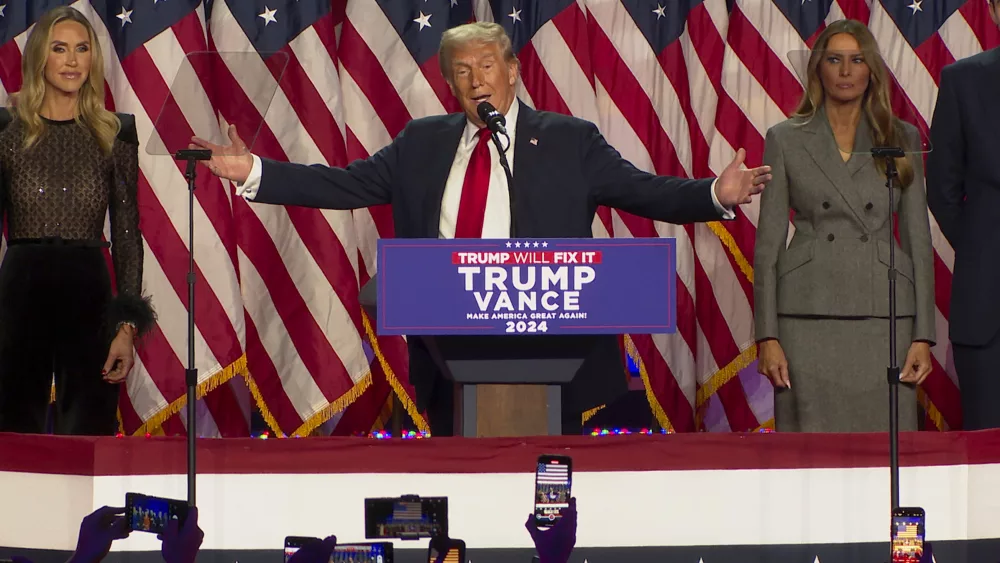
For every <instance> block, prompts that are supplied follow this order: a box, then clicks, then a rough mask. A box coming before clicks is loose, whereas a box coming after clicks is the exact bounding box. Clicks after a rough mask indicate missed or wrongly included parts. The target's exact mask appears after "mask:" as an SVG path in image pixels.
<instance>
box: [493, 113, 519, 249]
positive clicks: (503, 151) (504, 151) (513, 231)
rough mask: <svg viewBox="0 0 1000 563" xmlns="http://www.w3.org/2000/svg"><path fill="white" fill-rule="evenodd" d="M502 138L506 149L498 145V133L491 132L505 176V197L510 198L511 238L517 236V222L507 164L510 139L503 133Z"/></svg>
mask: <svg viewBox="0 0 1000 563" xmlns="http://www.w3.org/2000/svg"><path fill="white" fill-rule="evenodd" d="M503 136H504V138H506V139H507V146H506V147H504V146H503V145H502V144H501V143H500V133H498V132H497V131H493V132H492V135H491V137H492V138H493V144H495V145H496V146H497V152H498V153H500V166H502V167H503V171H504V174H506V175H507V196H508V197H509V198H510V236H511V238H513V237H516V236H517V221H516V220H515V216H516V215H517V212H516V207H515V203H516V202H517V199H516V198H515V197H514V176H513V174H511V173H510V163H508V162H507V150H508V149H510V137H508V136H507V134H506V133H503Z"/></svg>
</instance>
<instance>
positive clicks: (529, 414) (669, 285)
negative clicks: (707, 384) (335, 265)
mask: <svg viewBox="0 0 1000 563" xmlns="http://www.w3.org/2000/svg"><path fill="white" fill-rule="evenodd" d="M521 248H527V249H528V250H519V249H521ZM583 248H586V250H583ZM536 249H537V250H536ZM675 256H676V251H675V247H674V240H673V239H643V240H642V241H634V240H633V241H628V240H613V239H612V240H592V239H547V240H537V241H536V240H524V239H519V240H516V241H515V240H510V241H508V240H476V239H458V240H454V239H453V240H438V239H381V240H379V241H378V268H379V273H378V274H377V275H376V276H375V277H373V278H372V279H371V280H370V281H369V282H368V283H367V284H365V286H364V287H362V288H361V294H360V301H361V305H362V307H363V308H364V309H365V311H366V313H368V315H369V317H371V318H373V319H377V329H376V330H377V332H378V334H380V335H384V334H404V335H406V336H407V338H410V339H419V343H420V344H421V345H422V346H423V347H424V348H426V350H427V351H428V353H429V355H430V357H431V358H432V359H433V361H434V364H435V366H436V367H437V369H438V371H439V372H440V373H441V374H442V375H443V377H444V378H445V379H447V380H449V381H451V382H452V383H453V384H454V385H455V433H456V435H461V436H465V437H499V436H538V435H559V434H561V433H562V387H563V386H564V385H566V384H568V383H570V382H572V381H573V378H574V377H575V376H576V374H577V373H578V372H579V371H580V370H581V368H583V367H584V365H585V362H586V361H587V358H588V356H589V355H590V354H591V352H592V351H593V350H594V349H595V343H596V341H597V338H598V335H602V334H615V335H617V334H621V333H633V334H635V333H645V334H650V333H669V332H673V331H674V330H675V321H676V311H675V298H674V287H675V285H674V284H675V278H676V274H675V272H676V266H675ZM635 264H641V265H642V275H641V276H633V275H631V274H630V271H631V270H632V269H633V268H634V265H635ZM637 304H639V306H637Z"/></svg>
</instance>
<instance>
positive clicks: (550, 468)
mask: <svg viewBox="0 0 1000 563" xmlns="http://www.w3.org/2000/svg"><path fill="white" fill-rule="evenodd" d="M572 481H573V461H572V460H571V459H570V458H569V457H567V456H554V455H543V456H539V457H538V466H537V469H536V471H535V522H536V523H537V524H538V525H539V526H551V525H552V524H553V523H554V522H555V521H556V520H557V519H558V518H559V511H560V510H561V509H563V508H568V507H569V499H570V485H571V484H572Z"/></svg>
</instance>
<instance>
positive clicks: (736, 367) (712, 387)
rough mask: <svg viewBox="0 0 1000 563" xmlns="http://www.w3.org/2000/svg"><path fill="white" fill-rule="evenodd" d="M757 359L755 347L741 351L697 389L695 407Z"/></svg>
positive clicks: (753, 345) (706, 400) (702, 403)
mask: <svg viewBox="0 0 1000 563" xmlns="http://www.w3.org/2000/svg"><path fill="white" fill-rule="evenodd" d="M756 359H757V345H756V344H751V345H750V347H749V348H747V349H746V350H743V352H741V353H740V355H739V356H736V357H735V358H733V361H731V362H729V365H727V366H726V367H724V368H722V369H720V370H719V371H717V372H715V373H714V374H713V375H712V377H710V378H708V381H706V382H705V383H703V384H701V386H700V387H698V394H697V398H696V399H695V407H697V408H700V407H701V406H702V405H704V404H705V403H707V402H708V400H709V399H711V398H712V395H714V394H715V393H716V392H717V391H718V390H719V389H721V388H722V386H723V385H725V384H726V383H729V380H730V379H732V378H734V377H736V376H737V375H738V374H739V373H740V370H741V369H744V368H746V367H747V366H749V365H750V364H752V363H753V361H754V360H756Z"/></svg>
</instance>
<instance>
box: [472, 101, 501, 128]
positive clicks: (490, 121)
mask: <svg viewBox="0 0 1000 563" xmlns="http://www.w3.org/2000/svg"><path fill="white" fill-rule="evenodd" d="M476 113H478V114H479V119H481V120H483V123H485V124H486V127H487V128H488V129H489V130H490V131H491V132H493V133H499V134H501V135H504V136H506V135H507V128H506V127H504V125H506V124H507V120H506V119H504V117H503V114H501V113H500V112H499V111H497V108H495V107H493V104H491V103H489V102H483V103H481V104H479V106H478V107H476Z"/></svg>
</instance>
